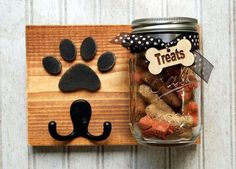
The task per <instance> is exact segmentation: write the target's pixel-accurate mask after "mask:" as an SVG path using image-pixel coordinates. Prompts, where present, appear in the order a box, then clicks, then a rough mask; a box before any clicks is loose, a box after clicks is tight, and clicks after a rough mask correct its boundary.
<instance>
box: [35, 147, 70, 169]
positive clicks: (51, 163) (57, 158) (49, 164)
mask: <svg viewBox="0 0 236 169" xmlns="http://www.w3.org/2000/svg"><path fill="white" fill-rule="evenodd" d="M34 153H35V159H34V167H35V168H34V169H49V168H50V169H53V168H54V169H55V168H56V169H64V168H65V167H66V166H65V160H64V158H63V154H64V151H63V148H58V147H50V148H49V147H40V148H39V147H36V148H35V149H34Z"/></svg>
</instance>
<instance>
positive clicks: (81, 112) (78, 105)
mask: <svg viewBox="0 0 236 169" xmlns="http://www.w3.org/2000/svg"><path fill="white" fill-rule="evenodd" d="M91 114H92V111H91V106H90V104H89V103H88V102H87V101H86V100H76V101H74V102H73V103H72V104H71V107H70V116H71V120H72V124H73V127H74V129H73V131H72V132H71V133H70V134H69V135H67V136H62V135H59V134H58V133H57V130H56V127H57V124H56V122H55V121H51V122H49V124H48V130H49V133H50V135H51V136H52V137H53V138H54V139H56V140H60V141H69V140H72V139H74V138H76V137H79V136H82V137H85V138H87V139H89V140H93V141H101V140H105V139H106V138H107V137H108V136H109V135H110V133H111V128H112V126H111V123H110V122H104V124H103V133H102V134H101V135H99V136H93V135H92V134H90V133H89V132H88V125H89V121H90V118H91Z"/></svg>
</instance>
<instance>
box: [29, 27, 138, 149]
mask: <svg viewBox="0 0 236 169" xmlns="http://www.w3.org/2000/svg"><path fill="white" fill-rule="evenodd" d="M130 30H131V28H130V26H128V25H120V26H119V25H115V26H110V25H107V26H27V27H26V46H27V96H28V143H29V144H30V145H33V146H55V145H81V146H83V145H98V144H102V145H134V144H136V141H135V140H134V138H133V137H132V135H131V132H130V130H129V86H128V85H129V83H128V79H129V78H128V59H129V57H130V56H131V54H130V53H129V51H128V50H126V49H124V48H123V47H122V46H121V45H114V44H112V43H110V40H111V39H112V38H113V37H114V36H115V35H117V34H118V33H119V32H125V31H127V32H130ZM88 36H92V37H93V38H94V39H95V40H96V43H97V54H96V56H95V58H94V59H93V60H92V61H88V62H84V61H83V60H82V58H81V56H80V52H79V48H80V45H81V42H82V41H83V39H84V38H86V37H88ZM65 38H68V39H70V40H72V41H73V43H74V44H75V45H76V47H77V50H78V51H77V57H76V59H75V61H74V62H72V63H68V62H65V61H64V60H63V59H62V58H61V56H60V52H59V44H60V41H61V40H62V39H65ZM106 51H112V52H113V53H114V54H115V55H116V65H115V66H114V68H113V69H112V70H111V71H110V72H107V73H100V72H99V71H98V68H97V60H98V58H99V56H100V55H101V54H102V53H104V52H106ZM47 55H53V56H55V57H56V58H57V59H59V60H60V61H61V63H62V72H61V73H60V74H59V75H57V76H52V75H50V74H48V73H47V72H46V71H45V70H44V68H43V66H42V59H43V57H44V56H47ZM76 63H84V64H86V65H88V66H89V67H90V68H92V69H93V70H94V71H95V72H96V73H97V74H98V76H99V78H100V80H101V88H100V90H98V91H97V92H87V91H84V90H81V91H77V92H72V93H63V92H61V91H60V90H59V88H58V82H59V80H60V78H61V76H62V75H63V73H64V72H65V71H66V70H67V69H69V68H70V67H71V66H72V65H74V64H76ZM77 99H85V100H87V101H88V102H89V103H90V104H91V107H92V117H91V121H90V124H89V131H90V132H91V133H92V134H93V135H100V134H101V133H102V131H103V122H104V121H110V122H111V123H112V132H111V135H110V136H109V137H108V139H107V140H105V141H102V142H91V141H89V140H87V139H84V138H82V137H79V138H76V139H74V140H72V141H70V142H61V141H56V140H54V139H53V138H52V137H51V136H50V134H49V132H48V123H49V121H52V120H54V121H56V122H57V129H58V132H59V133H60V134H61V135H67V134H69V133H70V132H71V131H72V129H73V127H72V123H71V119H70V106H71V104H72V102H73V101H74V100H77Z"/></svg>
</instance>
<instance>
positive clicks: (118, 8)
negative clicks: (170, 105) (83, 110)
mask: <svg viewBox="0 0 236 169" xmlns="http://www.w3.org/2000/svg"><path fill="white" fill-rule="evenodd" d="M99 3H100V4H99V10H98V11H99V18H98V23H99V24H107V23H114V24H117V23H124V24H129V19H130V15H131V7H130V6H129V5H130V1H129V0H113V1H110V0H101V1H99ZM114 7H115V8H114ZM111 9H112V11H111ZM99 150H100V154H99V155H100V161H101V162H100V163H99V164H100V165H101V166H100V167H101V168H104V169H110V168H113V169H120V168H123V169H130V168H133V167H134V163H133V161H134V159H135V155H136V154H135V152H134V151H133V150H134V146H123V147H120V146H102V147H101V148H100V149H99Z"/></svg>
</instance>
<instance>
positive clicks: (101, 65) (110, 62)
mask: <svg viewBox="0 0 236 169" xmlns="http://www.w3.org/2000/svg"><path fill="white" fill-rule="evenodd" d="M115 62H116V57H115V55H114V54H113V53H112V52H105V53H103V54H102V55H101V56H100V57H99V59H98V62H97V66H98V70H99V71H100V72H103V73H104V72H108V71H109V70H111V69H112V68H113V66H114V65H115Z"/></svg>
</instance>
